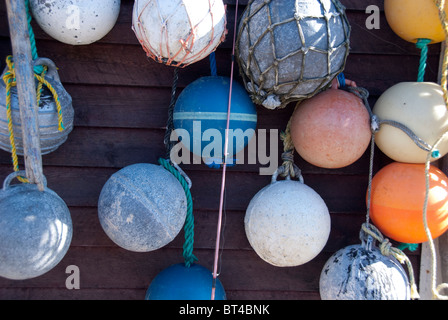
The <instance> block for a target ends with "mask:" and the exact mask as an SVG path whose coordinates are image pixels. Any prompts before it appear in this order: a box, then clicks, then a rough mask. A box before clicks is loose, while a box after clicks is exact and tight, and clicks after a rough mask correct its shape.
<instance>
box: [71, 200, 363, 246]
mask: <svg viewBox="0 0 448 320" xmlns="http://www.w3.org/2000/svg"><path fill="white" fill-rule="evenodd" d="M69 209H70V213H71V216H72V221H73V229H74V230H77V232H76V233H74V235H73V239H72V243H71V245H72V246H74V247H116V245H115V244H114V243H113V242H112V240H111V239H110V238H109V237H108V236H107V235H106V233H105V232H104V231H103V229H102V227H101V225H100V222H99V219H98V211H97V208H96V207H70V208H69ZM244 216H245V211H230V210H226V211H225V212H224V219H223V220H224V223H223V233H222V235H223V238H222V242H221V244H222V246H221V247H222V248H223V249H225V250H229V249H230V250H252V248H251V246H250V244H249V242H248V240H247V238H246V233H245V230H244ZM217 220H218V215H217V212H216V211H203V210H197V209H194V221H195V224H194V230H195V232H194V234H195V237H194V248H195V249H210V250H212V249H214V248H215V240H216V224H217ZM364 221H365V214H363V213H351V214H348V213H347V214H346V213H332V214H331V233H330V238H329V240H328V243H327V245H326V246H325V248H324V249H323V250H324V251H325V252H334V251H337V250H339V249H340V248H342V247H345V246H347V245H350V244H356V243H359V230H360V228H361V224H362V223H363V222H364ZM184 242H185V240H184V232H183V231H181V232H180V233H179V235H178V236H177V237H176V238H175V239H174V240H173V241H172V242H171V243H169V244H167V246H166V247H168V248H176V249H181V248H182V247H183V244H184Z"/></svg>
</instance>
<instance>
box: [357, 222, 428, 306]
mask: <svg viewBox="0 0 448 320" xmlns="http://www.w3.org/2000/svg"><path fill="white" fill-rule="evenodd" d="M361 230H362V231H363V232H364V233H365V234H367V235H369V236H371V237H372V238H374V239H375V240H377V241H378V242H379V244H380V245H379V249H380V251H381V254H382V255H384V256H386V257H388V256H392V257H394V258H395V259H397V260H398V262H400V263H401V264H406V266H407V268H408V273H409V282H410V286H411V299H418V298H419V294H418V291H417V285H416V284H415V278H414V269H413V268H412V264H411V261H410V260H409V258H408V257H407V256H406V255H405V254H404V253H403V251H401V250H400V249H398V248H394V247H392V244H391V243H390V241H389V239H387V238H384V237H383V235H382V234H381V232H380V231H379V230H378V229H377V228H376V227H375V226H373V225H372V224H369V223H363V224H362V227H361Z"/></svg>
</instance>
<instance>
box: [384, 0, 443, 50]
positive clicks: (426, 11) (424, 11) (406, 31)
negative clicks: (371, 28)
mask: <svg viewBox="0 0 448 320" xmlns="http://www.w3.org/2000/svg"><path fill="white" fill-rule="evenodd" d="M384 13H385V14H386V19H387V22H388V24H389V26H390V27H391V29H392V30H393V31H394V32H395V33H396V34H397V35H398V36H399V37H401V38H402V39H404V40H406V41H409V42H413V43H416V42H417V41H418V40H419V39H429V40H431V41H430V43H437V42H441V41H443V40H445V33H444V31H443V27H442V24H441V23H440V19H439V12H438V9H437V6H436V4H435V3H434V0H385V1H384ZM445 14H447V15H448V3H445Z"/></svg>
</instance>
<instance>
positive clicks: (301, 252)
mask: <svg viewBox="0 0 448 320" xmlns="http://www.w3.org/2000/svg"><path fill="white" fill-rule="evenodd" d="M244 225H245V231H246V236H247V239H248V240H249V243H250V245H251V246H252V248H253V249H254V250H255V252H256V253H257V254H258V255H259V256H260V257H261V258H262V259H263V260H264V261H266V262H268V263H270V264H272V265H274V266H278V267H290V266H298V265H302V264H304V263H307V262H309V261H310V260H312V259H314V258H315V257H316V256H317V255H318V254H319V253H320V252H321V251H322V249H323V248H324V246H325V244H326V243H327V240H328V237H329V235H330V227H331V219H330V214H329V211H328V208H327V206H326V204H325V202H324V200H323V199H322V198H321V197H320V195H319V194H318V193H317V192H316V191H314V190H313V189H312V188H310V187H309V186H307V185H305V184H304V183H303V182H301V181H295V180H290V179H287V180H281V181H277V177H276V174H274V175H273V179H272V182H271V184H269V185H268V186H266V187H264V188H263V189H261V190H260V191H259V192H258V193H257V194H256V195H255V196H254V197H253V198H252V200H251V201H250V203H249V206H248V207H247V210H246V215H245V217H244Z"/></svg>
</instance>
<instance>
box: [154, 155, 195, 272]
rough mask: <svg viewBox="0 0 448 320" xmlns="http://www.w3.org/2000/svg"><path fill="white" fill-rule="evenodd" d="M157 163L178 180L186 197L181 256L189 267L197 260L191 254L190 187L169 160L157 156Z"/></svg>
mask: <svg viewBox="0 0 448 320" xmlns="http://www.w3.org/2000/svg"><path fill="white" fill-rule="evenodd" d="M159 164H160V165H161V166H162V167H164V168H165V169H166V170H168V171H169V172H171V173H172V174H173V175H174V176H175V177H176V179H177V180H179V182H180V184H181V185H182V188H183V189H184V191H185V196H186V197H187V217H186V219H185V225H184V232H185V242H184V246H183V250H184V251H183V256H184V260H185V265H186V266H187V267H188V268H189V267H190V266H191V264H192V263H194V262H195V261H197V260H198V258H196V256H195V255H194V254H193V243H194V216H193V200H192V198H191V193H190V187H189V186H188V183H187V181H186V180H185V178H184V177H183V176H182V175H181V174H180V172H179V171H178V170H177V169H176V168H174V167H173V166H172V165H171V164H170V162H169V161H168V160H166V159H163V158H159Z"/></svg>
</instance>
